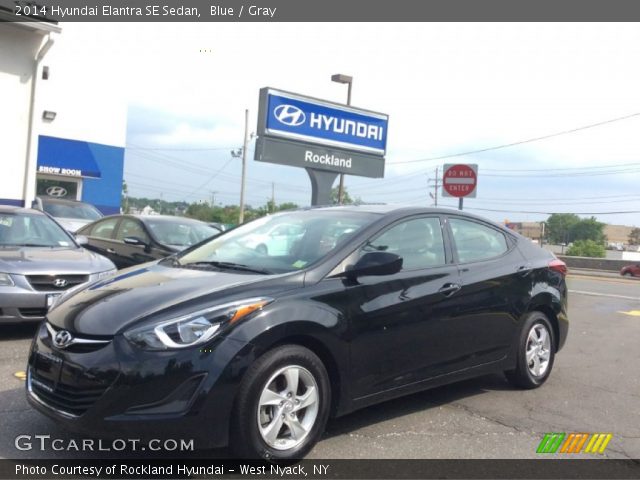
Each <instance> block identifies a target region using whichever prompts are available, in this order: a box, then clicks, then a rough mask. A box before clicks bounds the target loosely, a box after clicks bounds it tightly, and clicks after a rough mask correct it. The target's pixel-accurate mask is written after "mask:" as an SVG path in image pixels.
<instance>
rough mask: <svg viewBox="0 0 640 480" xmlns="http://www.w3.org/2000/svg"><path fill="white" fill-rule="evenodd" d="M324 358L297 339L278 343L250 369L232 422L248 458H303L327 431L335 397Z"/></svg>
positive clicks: (236, 447) (234, 437)
mask: <svg viewBox="0 0 640 480" xmlns="http://www.w3.org/2000/svg"><path fill="white" fill-rule="evenodd" d="M330 399H331V394H330V384H329V377H328V375H327V371H326V369H325V367H324V365H323V363H322V361H321V360H320V359H319V358H318V357H317V356H316V355H315V354H314V353H313V352H312V351H311V350H309V349H307V348H304V347H301V346H298V345H285V346H282V347H278V348H276V349H274V350H272V351H270V352H268V353H266V354H265V355H263V356H262V357H260V358H259V359H258V360H257V361H256V362H255V363H254V364H253V365H252V366H251V367H250V368H249V370H248V371H247V373H246V375H245V378H244V379H243V381H242V384H241V386H240V390H239V392H238V397H237V402H236V404H235V408H234V413H233V418H232V422H231V432H230V440H231V449H232V450H233V451H234V453H235V454H237V455H239V456H240V457H243V458H264V459H267V460H271V461H277V460H290V459H297V458H302V457H304V455H306V454H307V453H308V452H309V450H311V448H313V446H314V445H315V444H316V443H317V441H318V440H319V439H320V437H321V436H322V433H323V432H324V427H325V425H326V422H327V418H328V416H329V406H330V402H331V400H330Z"/></svg>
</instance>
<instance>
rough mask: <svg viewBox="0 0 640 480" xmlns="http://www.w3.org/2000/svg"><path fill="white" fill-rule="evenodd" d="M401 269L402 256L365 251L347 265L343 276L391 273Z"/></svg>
mask: <svg viewBox="0 0 640 480" xmlns="http://www.w3.org/2000/svg"><path fill="white" fill-rule="evenodd" d="M400 270H402V257H401V256H399V255H396V254H395V253H389V252H380V251H378V252H368V253H365V254H364V255H363V256H362V257H360V260H358V261H357V262H356V264H355V265H353V266H351V267H347V270H346V271H345V272H344V276H346V277H348V278H356V277H362V276H365V275H393V274H394V273H398V272H399V271H400Z"/></svg>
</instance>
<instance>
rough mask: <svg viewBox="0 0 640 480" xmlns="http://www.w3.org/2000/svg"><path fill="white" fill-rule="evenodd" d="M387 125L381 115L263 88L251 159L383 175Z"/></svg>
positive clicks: (383, 115)
mask: <svg viewBox="0 0 640 480" xmlns="http://www.w3.org/2000/svg"><path fill="white" fill-rule="evenodd" d="M388 123H389V117H388V115H385V114H382V113H376V112H371V111H369V110H364V109H361V108H354V107H351V106H348V105H343V104H339V103H333V102H328V101H325V100H318V99H316V98H311V97H306V96H302V95H298V94H295V93H290V92H284V91H282V90H276V89H273V88H263V89H261V90H260V109H259V112H258V132H257V133H258V137H259V141H258V143H257V144H256V147H257V148H256V155H255V159H256V160H259V161H263V162H272V163H280V164H284V165H291V166H298V167H304V168H311V169H317V170H328V171H332V172H338V173H347V174H350V175H361V176H366V177H382V176H383V175H384V155H385V153H386V149H387V127H388Z"/></svg>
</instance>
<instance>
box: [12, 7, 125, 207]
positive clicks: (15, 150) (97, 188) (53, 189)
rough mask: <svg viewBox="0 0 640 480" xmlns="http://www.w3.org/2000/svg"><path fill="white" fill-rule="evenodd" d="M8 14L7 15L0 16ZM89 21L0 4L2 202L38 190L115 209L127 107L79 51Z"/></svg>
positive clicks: (28, 198)
mask: <svg viewBox="0 0 640 480" xmlns="http://www.w3.org/2000/svg"><path fill="white" fill-rule="evenodd" d="M2 20H9V21H2ZM83 35H87V27H86V25H85V26H81V25H78V24H72V23H68V24H65V25H64V27H61V26H60V25H57V24H56V23H55V22H43V21H28V22H20V21H16V17H14V16H13V15H12V14H11V12H9V11H7V10H4V9H2V7H0V52H2V54H0V91H2V94H3V101H2V103H3V107H2V109H0V131H1V132H2V138H3V140H2V153H1V154H0V155H1V157H0V158H2V162H1V165H2V175H0V204H10V205H18V206H30V205H31V202H32V201H33V200H34V198H35V197H36V196H37V195H39V196H44V195H50V196H57V197H61V198H67V199H72V200H82V201H84V202H88V203H91V204H93V205H95V206H96V207H97V208H98V209H99V210H100V211H102V212H103V213H104V214H112V213H118V212H119V211H120V198H121V191H122V179H123V167H124V145H125V139H126V121H127V107H126V101H125V99H124V97H123V95H122V94H121V93H120V92H119V91H118V89H112V88H109V83H110V79H109V75H108V74H106V73H107V72H101V71H100V70H98V69H96V68H91V63H92V62H96V61H98V60H99V58H93V59H87V58H83V57H82V55H79V51H78V49H76V46H77V45H78V43H81V42H82V38H83Z"/></svg>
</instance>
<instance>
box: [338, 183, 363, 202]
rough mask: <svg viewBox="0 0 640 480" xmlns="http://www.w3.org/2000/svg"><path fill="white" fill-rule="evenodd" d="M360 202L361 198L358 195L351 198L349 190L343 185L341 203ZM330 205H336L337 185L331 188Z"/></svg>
mask: <svg viewBox="0 0 640 480" xmlns="http://www.w3.org/2000/svg"><path fill="white" fill-rule="evenodd" d="M359 203H362V199H361V198H360V197H356V198H351V196H350V195H349V192H347V189H346V187H345V189H344V192H343V194H342V204H343V205H353V204H356V205H357V204H359ZM331 205H338V187H333V188H332V189H331Z"/></svg>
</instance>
